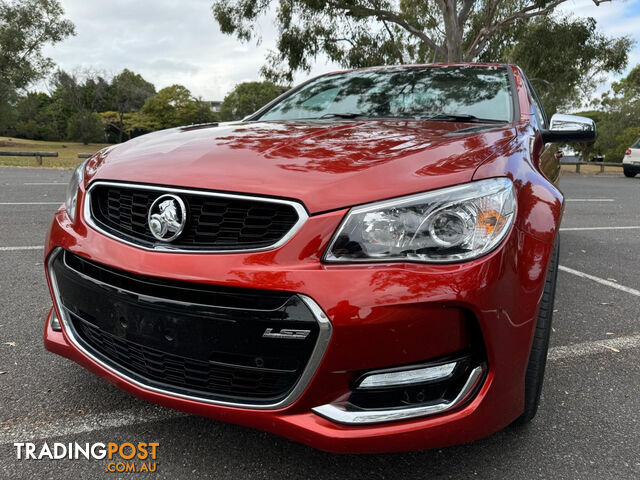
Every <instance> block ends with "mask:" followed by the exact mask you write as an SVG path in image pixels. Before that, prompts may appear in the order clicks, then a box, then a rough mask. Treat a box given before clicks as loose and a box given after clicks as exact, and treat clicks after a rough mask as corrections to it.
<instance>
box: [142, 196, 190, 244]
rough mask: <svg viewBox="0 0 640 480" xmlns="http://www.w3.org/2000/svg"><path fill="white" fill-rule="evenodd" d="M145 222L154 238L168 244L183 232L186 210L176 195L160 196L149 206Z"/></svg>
mask: <svg viewBox="0 0 640 480" xmlns="http://www.w3.org/2000/svg"><path fill="white" fill-rule="evenodd" d="M147 222H148V224H149V230H151V234H152V235H153V236H154V237H156V238H157V239H158V240H161V241H163V242H170V241H172V240H175V239H176V238H178V236H179V235H180V234H181V233H182V231H183V230H184V226H185V225H186V223H187V209H186V207H185V206H184V202H183V201H182V199H181V198H180V197H178V196H177V195H173V194H170V193H168V194H166V195H161V196H159V197H158V198H156V199H155V201H154V202H153V203H152V204H151V208H150V209H149V213H148V215H147Z"/></svg>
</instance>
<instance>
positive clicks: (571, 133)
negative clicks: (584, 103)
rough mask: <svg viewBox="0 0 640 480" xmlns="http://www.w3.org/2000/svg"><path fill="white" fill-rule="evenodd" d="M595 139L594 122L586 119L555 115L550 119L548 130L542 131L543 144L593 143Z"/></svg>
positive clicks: (575, 116)
mask: <svg viewBox="0 0 640 480" xmlns="http://www.w3.org/2000/svg"><path fill="white" fill-rule="evenodd" d="M595 139H596V122H594V121H593V120H591V119H590V118H587V117H579V116H577V115H563V114H561V113H556V114H555V115H553V117H551V125H550V126H549V129H548V130H543V131H542V141H543V142H544V143H574V142H593V141H594V140H595Z"/></svg>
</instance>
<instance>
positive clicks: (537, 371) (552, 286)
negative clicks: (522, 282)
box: [514, 238, 560, 425]
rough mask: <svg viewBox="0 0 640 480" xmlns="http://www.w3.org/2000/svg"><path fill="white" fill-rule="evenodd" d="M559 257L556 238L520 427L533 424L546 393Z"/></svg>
mask: <svg viewBox="0 0 640 480" xmlns="http://www.w3.org/2000/svg"><path fill="white" fill-rule="evenodd" d="M559 254H560V239H559V238H556V242H555V245H554V248H553V253H552V255H551V260H550V261H549V267H548V269H547V275H546V277H545V283H544V292H543V294H542V300H540V308H539V310H538V321H537V323H536V331H535V334H534V337H533V343H532V345H531V353H530V354H529V365H528V366H527V374H526V377H525V384H524V412H523V413H522V415H520V417H518V418H517V419H516V421H515V422H514V423H515V424H516V425H525V424H527V423H529V422H530V421H531V420H533V417H535V416H536V412H537V411H538V404H539V403H540V393H541V392H542V383H543V380H544V368H545V366H546V364H547V351H548V350H549V337H550V335H551V320H552V317H553V301H554V298H555V294H556V280H557V277H558V256H559Z"/></svg>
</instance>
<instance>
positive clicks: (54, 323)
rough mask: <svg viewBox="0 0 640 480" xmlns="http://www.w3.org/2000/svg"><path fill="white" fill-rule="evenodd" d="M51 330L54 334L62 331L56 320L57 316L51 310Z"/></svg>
mask: <svg viewBox="0 0 640 480" xmlns="http://www.w3.org/2000/svg"><path fill="white" fill-rule="evenodd" d="M50 321H51V329H52V330H55V331H56V332H61V331H62V327H61V326H60V320H58V315H56V311H55V310H52V311H51V320H50Z"/></svg>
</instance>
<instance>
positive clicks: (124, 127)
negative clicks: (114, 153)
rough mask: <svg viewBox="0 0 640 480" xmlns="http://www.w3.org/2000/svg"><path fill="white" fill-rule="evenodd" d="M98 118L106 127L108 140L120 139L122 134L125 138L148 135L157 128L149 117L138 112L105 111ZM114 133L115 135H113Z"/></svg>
mask: <svg viewBox="0 0 640 480" xmlns="http://www.w3.org/2000/svg"><path fill="white" fill-rule="evenodd" d="M100 118H101V119H102V122H103V123H104V124H105V126H106V130H107V134H108V136H109V139H114V137H115V139H116V140H117V138H120V137H121V135H122V134H123V133H124V134H125V135H126V136H127V138H132V137H135V136H138V135H143V134H145V133H149V132H151V131H153V130H155V129H156V128H157V124H156V122H154V120H153V118H152V117H150V116H149V115H145V114H143V113H140V112H128V113H124V114H121V113H120V112H114V111H107V112H100ZM114 131H115V135H114Z"/></svg>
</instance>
